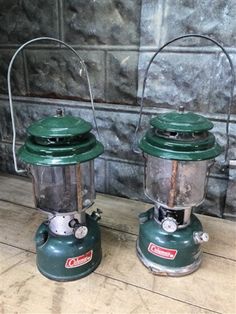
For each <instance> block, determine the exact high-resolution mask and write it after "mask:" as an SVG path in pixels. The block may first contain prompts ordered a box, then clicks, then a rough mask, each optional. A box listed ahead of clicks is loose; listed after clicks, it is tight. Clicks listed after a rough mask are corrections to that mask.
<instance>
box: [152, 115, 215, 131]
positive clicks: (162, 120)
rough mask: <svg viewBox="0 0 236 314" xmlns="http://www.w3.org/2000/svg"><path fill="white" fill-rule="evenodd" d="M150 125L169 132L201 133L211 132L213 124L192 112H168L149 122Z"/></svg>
mask: <svg viewBox="0 0 236 314" xmlns="http://www.w3.org/2000/svg"><path fill="white" fill-rule="evenodd" d="M150 124H151V125H152V126H153V127H154V128H156V129H159V130H162V131H169V132H181V133H185V132H187V133H192V132H203V131H207V130H211V129H212V128H213V126H214V125H213V123H212V122H211V121H209V120H208V119H207V118H205V117H203V116H201V115H199V114H196V113H193V112H178V111H176V112H168V113H164V114H160V115H158V116H156V117H154V118H152V119H151V120H150Z"/></svg>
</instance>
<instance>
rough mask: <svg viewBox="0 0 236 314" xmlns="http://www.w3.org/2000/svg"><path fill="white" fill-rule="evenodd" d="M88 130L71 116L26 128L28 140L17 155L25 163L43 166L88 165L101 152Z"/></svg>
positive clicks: (89, 125) (82, 123) (87, 127)
mask: <svg viewBox="0 0 236 314" xmlns="http://www.w3.org/2000/svg"><path fill="white" fill-rule="evenodd" d="M91 129H92V126H91V124H90V123H88V122H86V121H85V120H83V119H81V118H75V117H72V116H55V117H48V118H45V119H42V120H40V121H38V122H36V123H34V124H32V125H31V126H30V127H29V128H28V130H27V132H28V134H29V137H28V138H27V140H26V142H25V144H24V145H23V146H22V147H21V148H20V149H19V150H18V152H17V155H18V157H19V159H21V160H22V161H23V162H25V163H28V164H33V165H44V166H47V165H48V166H57V165H59V166H63V165H68V164H76V163H81V162H85V161H89V160H91V159H94V158H96V157H98V156H99V155H101V154H102V153H103V151H104V148H103V145H102V144H101V143H100V142H99V141H97V140H96V138H95V136H94V135H93V134H92V133H90V130H91Z"/></svg>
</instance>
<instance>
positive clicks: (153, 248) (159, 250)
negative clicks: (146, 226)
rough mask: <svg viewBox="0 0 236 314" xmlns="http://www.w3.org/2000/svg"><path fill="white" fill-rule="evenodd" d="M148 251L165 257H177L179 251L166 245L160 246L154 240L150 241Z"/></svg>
mask: <svg viewBox="0 0 236 314" xmlns="http://www.w3.org/2000/svg"><path fill="white" fill-rule="evenodd" d="M148 251H149V252H150V253H151V254H153V255H156V256H158V257H161V258H165V259H175V257H176V254H177V252H178V251H177V250H174V249H166V248H164V247H161V246H158V245H156V244H154V243H152V242H151V243H149V246H148Z"/></svg>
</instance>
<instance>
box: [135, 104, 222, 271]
mask: <svg viewBox="0 0 236 314" xmlns="http://www.w3.org/2000/svg"><path fill="white" fill-rule="evenodd" d="M150 125H151V128H150V129H149V130H148V131H147V133H146V134H145V136H144V137H143V138H142V139H141V141H140V144H139V147H140V148H141V150H142V151H143V152H144V156H145V194H146V195H147V196H148V197H149V199H151V200H152V201H153V202H154V204H155V205H154V206H153V207H152V208H151V209H149V210H148V211H147V212H145V213H142V214H141V215H140V217H139V219H140V232H139V238H138V242H137V252H138V256H139V258H140V260H141V261H142V262H143V264H144V265H145V266H147V267H148V268H150V269H151V270H152V271H153V272H154V273H161V274H168V275H173V276H175V275H176V276H177V275H184V274H188V273H191V272H193V271H194V270H196V269H197V268H198V267H199V265H200V263H201V251H200V244H201V243H202V242H204V241H208V234H207V233H205V232H203V230H202V225H201V223H200V221H199V219H198V218H197V217H196V216H195V215H194V214H193V213H192V209H193V208H194V207H195V206H197V205H199V204H200V203H201V202H202V201H203V199H204V195H205V190H206V184H207V171H208V168H209V165H210V164H212V160H213V159H214V157H216V156H218V155H219V154H220V153H221V151H222V149H221V148H220V146H219V145H218V144H217V143H216V141H215V137H214V135H213V134H211V133H210V132H209V130H210V129H212V128H213V124H212V122H210V121H209V120H208V119H206V118H204V117H203V116H200V115H197V114H194V113H191V112H187V113H185V112H184V111H183V108H181V110H180V111H179V112H170V113H165V114H161V115H159V116H157V117H155V118H153V119H151V121H150Z"/></svg>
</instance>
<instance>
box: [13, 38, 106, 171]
mask: <svg viewBox="0 0 236 314" xmlns="http://www.w3.org/2000/svg"><path fill="white" fill-rule="evenodd" d="M41 40H50V41H54V42H57V43H60V44H62V45H63V46H65V47H66V48H68V49H69V50H70V51H72V52H73V53H74V54H75V55H76V56H77V57H78V59H79V61H80V64H81V66H82V69H83V70H84V72H85V75H86V79H87V85H88V91H89V97H90V102H91V106H92V111H93V120H94V125H95V128H96V132H97V135H98V138H100V134H99V131H98V126H97V120H96V116H95V108H94V102H93V94H92V89H91V84H90V79H89V75H88V71H87V67H86V65H85V63H84V61H83V59H82V58H81V57H80V55H79V54H78V52H77V51H76V50H75V49H74V48H72V47H71V46H70V45H68V44H67V43H65V42H64V41H62V40H60V39H56V38H51V37H38V38H34V39H32V40H29V41H27V42H26V43H24V44H23V45H21V46H20V47H19V48H18V49H17V50H16V52H15V53H14V55H13V57H12V58H11V61H10V63H9V66H8V72H7V87H8V97H9V105H10V112H11V121H12V132H13V140H12V153H13V161H14V167H15V171H16V172H17V173H23V172H26V171H27V170H23V169H18V166H17V159H16V127H15V119H14V111H13V104H12V91H11V69H12V66H13V62H14V60H15V58H16V56H17V55H18V53H19V52H20V51H21V50H23V49H24V48H25V47H26V46H28V45H30V44H32V43H34V42H36V41H41Z"/></svg>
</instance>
